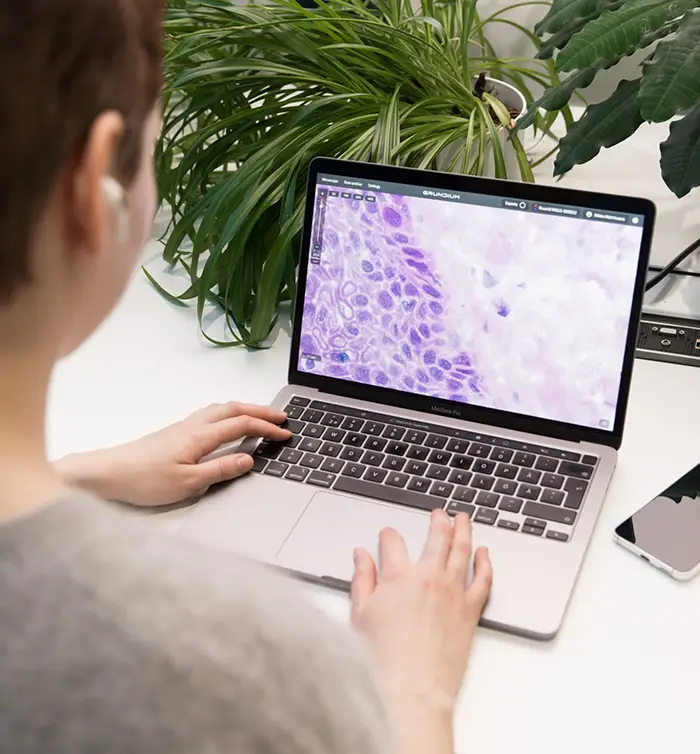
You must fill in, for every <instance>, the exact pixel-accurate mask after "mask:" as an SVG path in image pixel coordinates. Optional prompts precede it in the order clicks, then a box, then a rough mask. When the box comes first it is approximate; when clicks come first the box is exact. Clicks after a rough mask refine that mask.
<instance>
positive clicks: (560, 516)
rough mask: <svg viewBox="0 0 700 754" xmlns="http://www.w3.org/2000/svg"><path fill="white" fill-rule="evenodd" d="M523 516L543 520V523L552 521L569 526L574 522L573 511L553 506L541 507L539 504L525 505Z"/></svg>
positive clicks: (574, 514)
mask: <svg viewBox="0 0 700 754" xmlns="http://www.w3.org/2000/svg"><path fill="white" fill-rule="evenodd" d="M523 515H525V516H532V517H533V518H543V519H544V520H545V521H554V522H555V523H557V524H566V525H567V526H571V525H572V524H573V523H574V521H575V520H576V513H575V512H574V511H569V510H566V509H565V508H555V507H554V506H553V505H542V504H541V503H531V502H527V503H525V507H524V508H523Z"/></svg>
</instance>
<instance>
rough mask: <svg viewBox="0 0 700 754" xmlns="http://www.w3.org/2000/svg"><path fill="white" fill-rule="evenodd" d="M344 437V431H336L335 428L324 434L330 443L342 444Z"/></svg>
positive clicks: (330, 428)
mask: <svg viewBox="0 0 700 754" xmlns="http://www.w3.org/2000/svg"><path fill="white" fill-rule="evenodd" d="M344 437H345V432H344V430H342V429H334V428H333V427H328V429H327V430H326V431H325V432H324V433H323V439H324V440H328V441H329V442H342V441H343V438H344Z"/></svg>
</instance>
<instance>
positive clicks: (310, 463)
mask: <svg viewBox="0 0 700 754" xmlns="http://www.w3.org/2000/svg"><path fill="white" fill-rule="evenodd" d="M322 463H323V458H321V456H317V455H314V454H313V453H307V454H306V455H305V456H304V457H303V458H302V459H301V465H302V466H306V467H307V468H308V469H317V468H318V467H319V466H320V465H321V464H322Z"/></svg>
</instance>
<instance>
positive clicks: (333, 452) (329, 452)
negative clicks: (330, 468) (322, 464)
mask: <svg viewBox="0 0 700 754" xmlns="http://www.w3.org/2000/svg"><path fill="white" fill-rule="evenodd" d="M342 449H343V448H342V446H341V445H338V444H337V443H335V442H324V443H323V445H321V449H320V450H319V451H318V452H319V453H320V454H321V455H322V456H332V457H333V458H337V457H338V456H339V455H340V451H341V450H342Z"/></svg>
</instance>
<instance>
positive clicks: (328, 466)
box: [321, 458, 345, 474]
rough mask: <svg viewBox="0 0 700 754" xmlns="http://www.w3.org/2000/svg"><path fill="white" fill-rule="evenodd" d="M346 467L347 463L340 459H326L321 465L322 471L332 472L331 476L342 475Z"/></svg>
mask: <svg viewBox="0 0 700 754" xmlns="http://www.w3.org/2000/svg"><path fill="white" fill-rule="evenodd" d="M344 465H345V462H344V461H341V460H340V459H339V458H326V460H325V461H324V462H323V463H322V464H321V471H330V472H331V474H340V472H341V471H342V470H343V466H344Z"/></svg>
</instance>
